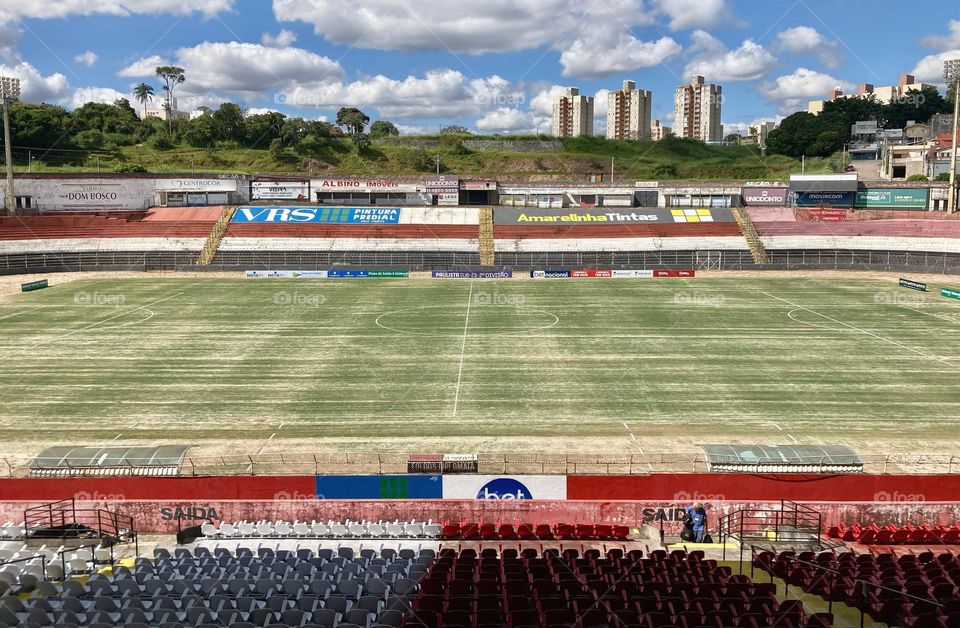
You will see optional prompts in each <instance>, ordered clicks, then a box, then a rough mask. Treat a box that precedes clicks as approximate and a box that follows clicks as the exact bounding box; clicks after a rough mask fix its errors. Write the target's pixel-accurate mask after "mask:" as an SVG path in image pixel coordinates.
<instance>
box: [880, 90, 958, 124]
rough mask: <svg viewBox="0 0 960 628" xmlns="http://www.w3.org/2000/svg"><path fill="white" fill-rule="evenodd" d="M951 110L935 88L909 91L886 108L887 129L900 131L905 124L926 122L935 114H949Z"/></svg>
mask: <svg viewBox="0 0 960 628" xmlns="http://www.w3.org/2000/svg"><path fill="white" fill-rule="evenodd" d="M952 111H953V108H952V106H951V104H950V103H949V102H947V99H946V98H944V97H943V96H941V95H940V92H939V91H938V90H937V88H936V87H927V88H924V89H922V90H914V89H911V90H910V91H909V92H907V93H906V94H904V95H903V97H902V98H899V99H896V100H894V101H893V102H891V103H890V104H889V105H887V106H886V116H885V117H886V120H887V128H891V129H902V128H904V127H906V126H907V123H908V122H910V121H911V120H913V121H914V122H921V123H924V122H927V121H928V120H930V118H931V117H933V115H934V114H937V113H951V112H952Z"/></svg>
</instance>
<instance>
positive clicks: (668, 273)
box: [653, 269, 697, 277]
mask: <svg viewBox="0 0 960 628" xmlns="http://www.w3.org/2000/svg"><path fill="white" fill-rule="evenodd" d="M696 275H697V271H695V270H673V269H666V270H655V271H653V276H654V277H696Z"/></svg>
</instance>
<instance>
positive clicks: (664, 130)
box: [650, 120, 673, 142]
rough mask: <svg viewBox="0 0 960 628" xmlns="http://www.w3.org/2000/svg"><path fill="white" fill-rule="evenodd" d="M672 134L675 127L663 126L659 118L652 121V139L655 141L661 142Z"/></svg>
mask: <svg viewBox="0 0 960 628" xmlns="http://www.w3.org/2000/svg"><path fill="white" fill-rule="evenodd" d="M671 135H673V129H672V128H670V127H668V126H663V125H662V124H660V121H659V120H654V121H653V122H651V123H650V139H651V140H653V141H654V142H659V141H660V140H662V139H663V138H665V137H670V136H671Z"/></svg>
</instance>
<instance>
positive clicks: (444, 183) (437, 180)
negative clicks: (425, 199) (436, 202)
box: [424, 174, 460, 192]
mask: <svg viewBox="0 0 960 628" xmlns="http://www.w3.org/2000/svg"><path fill="white" fill-rule="evenodd" d="M424 183H425V186H426V188H427V191H434V190H452V191H454V192H456V191H459V190H460V177H458V176H454V175H445V174H438V175H434V176H432V177H427V180H426V181H425V182H424Z"/></svg>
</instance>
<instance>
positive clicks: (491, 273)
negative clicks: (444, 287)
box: [433, 269, 513, 279]
mask: <svg viewBox="0 0 960 628" xmlns="http://www.w3.org/2000/svg"><path fill="white" fill-rule="evenodd" d="M510 277H513V271H512V270H509V269H506V270H435V271H433V278H434V279H509V278H510Z"/></svg>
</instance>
